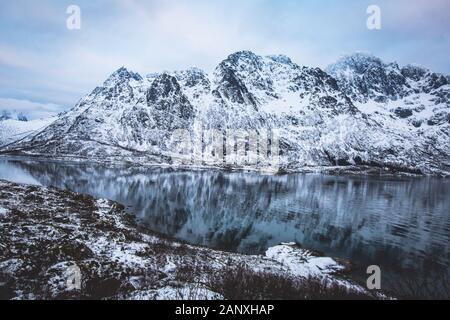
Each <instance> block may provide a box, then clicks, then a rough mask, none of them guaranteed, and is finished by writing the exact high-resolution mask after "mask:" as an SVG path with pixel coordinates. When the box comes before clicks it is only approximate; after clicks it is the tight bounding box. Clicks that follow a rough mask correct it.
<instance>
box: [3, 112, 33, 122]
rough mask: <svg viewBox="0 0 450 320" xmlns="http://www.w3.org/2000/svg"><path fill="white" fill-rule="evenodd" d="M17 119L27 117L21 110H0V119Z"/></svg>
mask: <svg viewBox="0 0 450 320" xmlns="http://www.w3.org/2000/svg"><path fill="white" fill-rule="evenodd" d="M11 119H13V120H18V121H28V119H27V117H26V116H25V115H24V114H23V113H22V112H16V111H13V112H11V111H7V110H3V111H1V112H0V121H4V120H11Z"/></svg>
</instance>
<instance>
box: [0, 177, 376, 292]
mask: <svg viewBox="0 0 450 320" xmlns="http://www.w3.org/2000/svg"><path fill="white" fill-rule="evenodd" d="M0 226H1V230H2V232H1V234H0V240H1V241H0V249H1V250H0V298H1V299H13V298H14V299H68V298H82V299H101V298H107V299H182V298H184V299H222V298H225V299H267V298H274V299H278V298H285V299H307V298H369V297H372V296H371V295H370V294H369V293H368V292H366V291H365V290H364V289H363V288H361V287H359V286H357V285H354V284H352V283H351V282H350V281H348V280H344V278H342V276H339V275H342V274H344V273H345V269H346V268H345V267H344V266H343V265H341V264H339V263H337V262H336V261H334V260H333V259H331V258H326V257H319V256H317V254H314V253H313V252H310V251H307V250H303V249H300V248H299V247H296V246H295V245H290V244H285V245H280V246H276V247H273V248H270V249H268V251H267V253H266V256H245V255H239V254H232V253H225V252H219V251H213V250H210V249H206V248H198V247H193V246H189V245H185V244H180V243H176V242H172V241H169V240H165V239H162V238H159V237H157V236H155V235H152V234H150V233H148V232H146V231H145V230H142V229H141V228H137V227H136V226H135V225H134V223H133V222H132V220H131V217H130V216H128V215H127V214H126V213H125V212H124V210H123V207H122V206H121V205H119V204H117V203H114V202H111V201H108V200H96V199H94V198H92V197H90V196H86V195H80V194H76V193H71V192H68V191H61V190H57V189H52V188H41V187H36V186H25V185H17V184H13V183H9V182H4V181H0ZM74 267H76V268H79V270H80V274H81V279H80V280H81V282H80V289H77V288H76V287H68V285H67V281H68V279H70V277H71V276H72V273H71V272H73V268H74ZM71 270H72V271H71Z"/></svg>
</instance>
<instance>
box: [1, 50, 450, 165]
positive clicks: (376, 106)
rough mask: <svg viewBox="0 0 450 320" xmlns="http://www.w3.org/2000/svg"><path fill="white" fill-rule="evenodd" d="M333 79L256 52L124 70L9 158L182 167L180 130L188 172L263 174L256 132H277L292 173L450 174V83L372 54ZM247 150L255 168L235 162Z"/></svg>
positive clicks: (335, 71) (342, 65)
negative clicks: (208, 69) (247, 170)
mask: <svg viewBox="0 0 450 320" xmlns="http://www.w3.org/2000/svg"><path fill="white" fill-rule="evenodd" d="M327 71H328V73H327V72H324V71H323V70H321V69H318V68H309V67H302V66H299V65H297V64H295V63H294V62H292V60H291V59H289V58H288V57H286V56H282V55H278V56H267V57H263V56H259V55H256V54H254V53H252V52H249V51H241V52H237V53H234V54H232V55H230V56H229V57H228V58H227V59H225V60H224V61H222V62H221V63H220V64H219V65H218V66H217V67H216V69H215V70H214V72H213V73H211V74H207V73H205V72H204V71H202V70H199V69H196V68H192V69H188V70H185V71H177V72H173V73H163V74H149V75H148V76H146V77H145V78H142V77H141V76H140V75H138V74H136V73H134V72H131V71H128V70H127V69H125V68H121V69H119V70H117V71H116V72H114V73H113V74H112V75H111V76H110V78H109V79H107V80H106V81H105V83H104V84H103V85H102V86H101V87H98V88H96V89H95V90H94V91H93V92H92V93H91V94H89V95H87V96H86V97H85V98H83V99H82V100H81V101H80V102H79V103H78V104H77V105H76V106H75V108H74V109H72V110H71V111H70V112H68V113H66V114H64V115H62V116H61V117H60V118H59V119H58V120H57V121H55V122H54V123H53V124H52V125H51V126H49V127H48V128H46V129H45V130H43V131H42V132H41V133H39V134H37V135H35V136H33V137H30V138H28V139H26V140H25V141H22V142H21V143H18V144H15V145H13V146H9V147H8V148H4V149H3V152H7V153H11V152H13V153H26V154H30V153H31V154H38V155H45V156H50V157H71V158H75V159H83V158H89V159H93V160H99V161H113V160H118V161H123V160H125V161H132V162H138V163H147V164H150V163H152V164H153V163H167V164H173V162H174V157H173V153H174V152H178V151H179V150H174V145H176V146H179V145H177V144H176V143H177V142H179V141H178V140H179V139H180V136H179V135H177V134H179V130H180V129H181V130H184V131H183V132H184V135H185V137H181V138H185V139H186V138H187V140H188V141H190V142H191V143H190V144H189V145H188V146H185V149H186V150H184V151H185V152H186V151H187V153H188V154H189V155H188V160H189V163H188V164H191V165H205V164H215V165H217V166H225V165H226V166H236V167H240V166H244V165H245V166H251V167H258V166H261V165H262V162H255V161H253V160H254V159H255V158H252V157H250V155H252V154H253V155H261V154H263V153H264V149H263V148H262V147H261V144H258V147H257V149H256V150H253V149H252V148H251V147H249V144H250V143H249V141H250V139H251V133H256V134H257V135H258V136H259V137H263V136H265V135H266V132H269V134H268V135H267V136H268V137H269V140H268V141H269V142H268V146H266V147H267V148H268V149H272V151H273V150H276V149H275V147H277V146H279V154H280V162H277V163H276V166H277V167H278V166H281V168H283V169H286V170H297V169H301V168H305V167H329V166H336V165H339V166H362V165H365V166H372V167H380V168H384V167H388V168H390V169H393V170H395V171H398V170H400V171H414V172H422V173H438V172H440V173H442V172H443V173H448V172H449V171H450V147H449V142H450V139H449V132H450V130H449V128H450V124H449V101H450V97H449V83H450V81H449V77H448V76H443V75H439V74H435V73H432V72H431V71H428V70H426V69H423V68H419V67H413V66H407V67H404V68H400V67H399V66H398V65H397V64H395V63H389V64H388V63H384V62H383V61H381V60H380V59H378V58H375V57H373V56H370V55H364V54H355V55H353V56H349V57H345V58H343V59H341V60H340V61H338V62H337V63H336V64H334V65H332V66H330V67H329V68H328V69H327ZM206 129H216V130H220V132H223V136H222V137H220V136H219V139H222V142H223V144H224V146H225V147H226V146H227V144H228V146H229V148H225V149H226V152H225V156H230V155H236V158H233V159H234V160H233V161H232V163H229V162H226V161H225V160H226V158H225V160H224V161H217V152H219V153H220V152H222V151H223V150H219V149H217V148H216V149H214V148H211V144H212V141H217V139H216V140H214V137H212V136H209V135H208V134H209V131H205V130H206ZM270 132H272V133H270ZM273 132H276V133H277V134H276V136H275V134H274V133H273ZM230 133H231V134H230ZM276 137H278V139H277V140H275V138H276ZM215 138H217V137H215ZM196 142H199V143H196ZM276 142H278V143H276ZM240 144H241V145H244V147H245V151H244V156H245V157H246V159H247V163H242V162H239V161H236V159H238V157H237V156H238V155H240V156H242V154H241V153H239V151H238V149H239V148H238V146H239V145H240ZM220 149H223V148H220ZM269 154H270V152H268V153H267V155H269ZM210 160H216V161H215V162H214V161H212V162H211V161H210ZM269 160H270V158H269ZM252 161H253V162H252ZM264 166H267V163H264Z"/></svg>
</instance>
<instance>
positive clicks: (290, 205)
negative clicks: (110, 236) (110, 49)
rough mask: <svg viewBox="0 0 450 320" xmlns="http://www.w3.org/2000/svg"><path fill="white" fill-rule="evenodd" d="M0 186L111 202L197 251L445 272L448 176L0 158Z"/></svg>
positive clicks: (449, 233)
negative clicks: (269, 252)
mask: <svg viewBox="0 0 450 320" xmlns="http://www.w3.org/2000/svg"><path fill="white" fill-rule="evenodd" d="M0 179H7V180H11V181H15V182H22V183H35V184H41V185H45V186H55V187H58V188H64V189H69V190H73V191H76V192H81V193H87V194H91V195H93V196H95V197H103V198H109V199H112V200H116V201H118V202H121V203H123V204H124V205H126V206H129V208H130V210H131V211H132V212H134V213H135V214H136V215H137V218H138V220H139V222H140V223H145V224H146V225H147V226H148V227H149V228H150V229H152V230H154V231H156V232H158V233H161V234H164V235H167V236H170V237H174V238H177V239H181V240H184V241H187V242H189V243H192V244H196V245H204V246H208V247H211V248H216V249H222V250H227V251H236V252H242V253H262V252H264V251H265V250H266V249H267V248H268V247H270V246H272V245H276V244H279V243H280V242H292V241H295V242H298V243H300V244H302V245H303V246H304V247H307V248H311V249H315V250H318V251H321V252H323V253H324V254H326V255H329V256H333V257H340V258H345V259H349V260H351V261H353V262H355V264H356V265H357V266H359V267H360V271H361V272H362V270H364V272H365V268H366V267H367V266H369V265H372V264H376V265H379V266H380V267H381V268H382V270H390V272H400V271H402V270H407V269H411V270H414V271H419V272H421V271H430V270H433V269H435V268H437V269H440V270H441V271H442V270H446V271H447V272H448V266H449V261H450V210H449V209H450V197H449V195H450V184H449V180H448V179H440V178H432V177H424V178H405V177H403V178H399V177H389V178H386V177H370V176H367V177H366V176H328V175H322V174H289V175H282V176H269V175H261V174H257V173H247V172H219V171H176V170H171V169H143V168H125V167H110V166H104V165H93V164H69V163H52V162H38V161H31V160H12V159H1V160H0ZM444 272H445V271H444Z"/></svg>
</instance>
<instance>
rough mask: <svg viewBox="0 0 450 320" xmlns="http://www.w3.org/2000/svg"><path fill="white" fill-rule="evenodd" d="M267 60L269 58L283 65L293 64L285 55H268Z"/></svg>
mask: <svg viewBox="0 0 450 320" xmlns="http://www.w3.org/2000/svg"><path fill="white" fill-rule="evenodd" d="M267 58H269V59H271V60H273V61H275V62H278V63H282V64H291V63H292V60H291V58H289V57H288V56H286V55H284V54H273V55H268V56H267Z"/></svg>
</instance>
